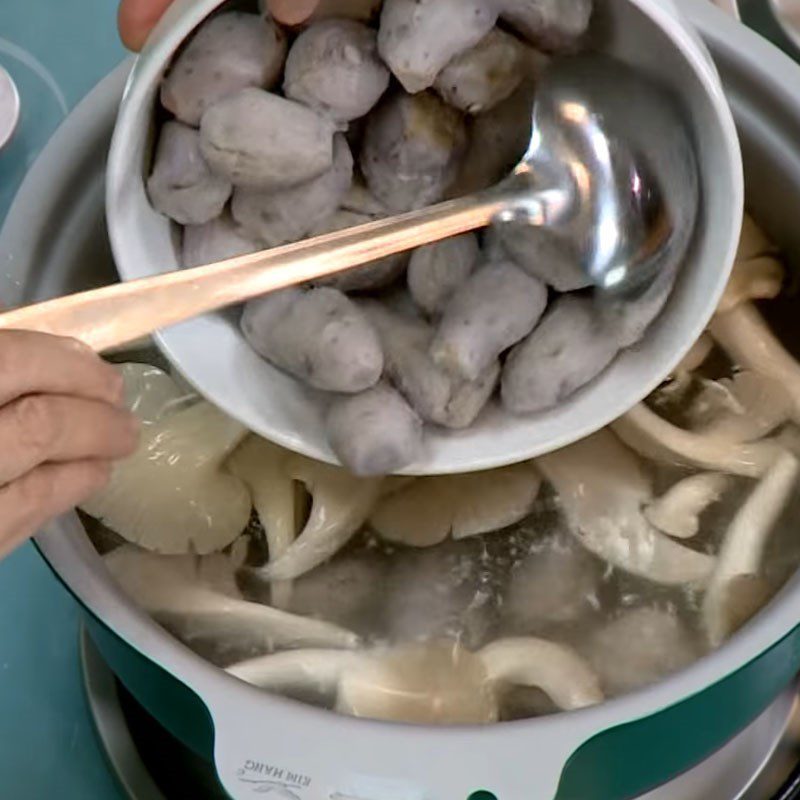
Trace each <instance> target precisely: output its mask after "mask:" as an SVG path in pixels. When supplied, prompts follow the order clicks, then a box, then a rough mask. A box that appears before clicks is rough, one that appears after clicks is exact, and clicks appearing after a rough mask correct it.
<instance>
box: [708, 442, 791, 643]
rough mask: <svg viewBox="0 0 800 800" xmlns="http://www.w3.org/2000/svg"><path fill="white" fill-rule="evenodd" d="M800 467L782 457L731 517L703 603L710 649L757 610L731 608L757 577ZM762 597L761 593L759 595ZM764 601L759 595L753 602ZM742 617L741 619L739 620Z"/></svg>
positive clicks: (754, 608)
mask: <svg viewBox="0 0 800 800" xmlns="http://www.w3.org/2000/svg"><path fill="white" fill-rule="evenodd" d="M798 473H800V463H798V461H797V459H796V458H795V457H794V456H793V455H791V454H790V453H783V454H782V455H781V456H780V457H779V458H778V459H777V460H776V461H775V463H774V464H773V465H772V466H771V467H770V468H769V470H767V472H766V473H765V474H764V476H763V477H762V478H761V480H760V482H759V484H758V485H757V486H756V488H755V489H754V490H753V492H752V493H751V494H750V496H749V497H748V498H747V500H746V501H745V503H744V505H743V506H742V507H741V508H740V509H739V511H738V512H737V514H736V516H735V517H734V518H733V521H732V522H731V524H730V526H729V528H728V530H727V531H726V533H725V537H724V539H723V542H722V547H721V548H720V552H719V557H718V559H717V566H716V568H715V569H714V572H713V574H712V575H711V580H710V582H709V585H708V589H707V591H706V594H705V597H704V598H703V608H702V614H703V623H704V625H705V628H706V632H707V634H708V638H709V641H710V642H711V644H712V645H713V646H715V647H716V646H719V645H720V644H722V642H723V641H724V640H725V639H726V638H727V637H728V636H729V635H731V634H732V633H733V632H734V631H735V629H736V628H737V627H738V625H739V624H741V623H743V622H744V621H746V619H747V618H749V617H750V616H751V615H752V613H755V611H756V610H757V609H758V607H759V606H760V603H758V604H757V605H756V606H755V607H751V608H749V609H746V610H745V611H744V613H742V609H741V608H740V609H738V612H737V609H736V605H737V601H741V592H742V588H743V586H744V585H745V584H743V583H742V581H745V583H746V582H747V581H753V580H757V579H758V577H759V571H760V566H761V559H762V557H763V554H764V548H765V546H766V544H767V541H768V539H769V534H770V532H771V531H772V528H773V527H774V526H775V523H776V522H777V521H778V519H779V518H780V516H781V514H782V512H783V510H784V508H785V507H786V504H787V502H788V500H789V498H790V496H791V494H792V492H793V491H794V488H795V486H796V484H797V478H798ZM759 594H761V593H759ZM758 599H759V600H763V599H764V597H763V594H761V596H760V597H758ZM741 617H744V619H742V618H741Z"/></svg>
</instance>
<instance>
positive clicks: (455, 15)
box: [378, 0, 497, 94]
mask: <svg viewBox="0 0 800 800" xmlns="http://www.w3.org/2000/svg"><path fill="white" fill-rule="evenodd" d="M495 5H496V4H495V3H493V2H490V1H489V0H384V4H383V11H382V13H381V23H380V30H379V32H378V49H379V51H380V54H381V56H382V57H383V60H384V61H385V62H386V63H387V64H388V65H389V68H390V69H391V70H392V72H393V73H394V75H395V77H396V78H397V79H398V80H399V81H400V83H401V84H402V85H403V88H404V89H405V90H406V91H407V92H409V94H416V93H417V92H421V91H422V90H423V89H427V88H428V87H430V86H432V85H433V83H434V81H435V80H436V76H437V75H438V74H439V73H440V72H441V71H442V69H444V67H445V66H446V65H447V64H448V62H449V61H450V60H451V59H452V58H453V57H454V56H457V55H458V54H459V53H463V52H464V51H465V50H468V49H469V48H470V47H474V46H475V45H476V44H478V42H480V40H481V39H483V37H484V36H486V34H488V33H489V31H491V30H492V28H493V27H494V25H495V22H496V21H497V9H496V8H495Z"/></svg>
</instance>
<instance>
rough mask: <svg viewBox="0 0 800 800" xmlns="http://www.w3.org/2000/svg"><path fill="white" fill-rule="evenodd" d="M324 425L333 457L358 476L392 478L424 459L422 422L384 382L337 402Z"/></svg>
mask: <svg viewBox="0 0 800 800" xmlns="http://www.w3.org/2000/svg"><path fill="white" fill-rule="evenodd" d="M325 425H326V429H327V432H328V440H329V441H330V444H331V447H332V448H333V451H334V453H336V455H337V456H338V457H339V459H340V460H341V462H342V464H344V466H345V467H347V468H348V469H349V470H350V471H351V472H353V473H354V474H356V475H360V476H363V477H371V476H381V475H390V474H391V473H393V472H397V471H398V470H401V469H404V468H405V467H408V466H409V465H411V464H413V463H414V462H415V461H417V460H419V459H420V458H421V456H422V452H423V431H422V420H421V419H420V418H419V416H418V415H417V413H416V411H414V409H413V408H411V406H410V405H409V404H408V403H406V401H405V400H404V399H403V397H402V395H400V394H399V393H398V392H396V391H395V390H394V389H392V387H391V386H389V385H388V384H386V383H385V382H381V383H378V384H377V385H376V386H374V387H373V388H372V389H368V390H367V391H366V392H362V393H361V394H356V395H351V396H349V397H339V398H337V399H336V400H334V401H333V402H332V403H331V405H330V407H329V408H328V413H327V417H326V420H325Z"/></svg>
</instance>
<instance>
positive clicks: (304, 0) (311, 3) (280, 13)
mask: <svg viewBox="0 0 800 800" xmlns="http://www.w3.org/2000/svg"><path fill="white" fill-rule="evenodd" d="M267 5H268V6H269V10H270V13H271V14H272V16H273V17H275V19H276V20H277V21H278V22H282V23H283V24H284V25H299V24H300V23H301V22H305V21H306V20H307V19H308V18H309V17H310V16H311V15H312V14H313V13H314V9H315V8H316V7H317V6H318V5H319V0H267Z"/></svg>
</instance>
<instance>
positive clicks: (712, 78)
mask: <svg viewBox="0 0 800 800" xmlns="http://www.w3.org/2000/svg"><path fill="white" fill-rule="evenodd" d="M220 5H222V2H221V0H178V2H176V3H175V4H174V5H173V6H172V7H171V8H170V10H169V11H168V12H167V15H166V16H165V17H164V19H163V20H162V22H161V23H160V25H159V26H158V28H157V29H156V31H155V32H154V34H153V35H152V36H151V38H150V41H149V42H148V45H147V47H146V48H145V50H144V51H143V53H142V55H141V56H140V57H139V59H138V60H137V63H136V65H135V67H134V69H133V71H132V73H131V76H130V79H129V81H128V84H127V87H126V90H125V94H124V96H123V100H122V103H121V105H120V112H119V117H118V120H117V125H116V129H115V132H114V137H113V140H112V144H111V151H110V155H109V161H108V174H107V197H106V201H107V203H106V204H107V215H108V229H109V233H110V238H111V244H112V248H113V251H114V256H115V258H116V262H117V267H118V270H119V273H120V276H121V277H122V279H123V280H132V279H136V278H143V277H147V276H151V275H154V274H157V273H160V272H168V271H171V270H175V269H178V268H179V239H178V236H177V231H176V229H175V226H173V225H172V224H171V223H170V222H169V221H168V220H167V219H166V218H165V217H163V216H161V215H160V214H158V213H156V212H155V211H154V210H153V209H152V208H151V206H150V204H149V202H148V199H147V195H146V192H145V177H146V172H147V169H148V167H149V159H150V154H151V148H152V142H153V138H154V122H153V111H154V109H155V107H156V103H157V98H158V86H159V82H160V80H161V78H162V75H163V73H164V70H165V68H166V67H167V65H168V64H169V62H170V60H171V58H172V57H173V55H174V54H175V51H176V50H177V49H178V47H179V46H180V45H181V43H182V42H183V41H184V40H185V39H186V37H187V36H188V35H189V34H190V33H191V32H192V31H193V30H194V29H195V28H196V27H197V25H198V24H199V23H201V22H202V21H203V19H205V17H206V16H207V15H208V14H209V13H211V12H212V11H214V10H215V9H216V8H217V7H218V6H220ZM597 5H598V12H597V13H596V20H595V23H594V26H595V37H596V42H597V43H599V44H600V46H601V47H602V49H603V50H604V51H606V52H609V53H611V54H613V55H615V56H617V57H620V58H622V59H624V60H626V61H628V62H631V63H635V64H636V65H637V66H639V67H640V68H642V69H643V70H646V71H648V72H650V73H652V74H653V75H655V76H656V77H658V78H659V79H661V80H663V81H665V82H666V83H667V84H668V85H670V86H671V87H672V88H673V89H675V90H676V91H679V92H680V93H681V94H682V95H683V97H684V98H685V102H686V104H687V107H688V110H689V114H688V121H689V123H690V124H691V126H692V128H693V133H694V137H695V141H696V144H697V148H698V154H699V163H700V169H701V173H702V175H701V180H702V187H703V196H702V201H701V202H702V206H701V216H700V219H699V222H698V226H697V234H696V236H695V239H694V242H693V244H692V248H691V251H690V254H689V257H688V259H687V262H686V264H685V267H684V269H683V270H682V274H681V277H680V279H679V281H678V283H677V285H676V287H675V290H674V291H673V293H672V296H671V298H670V300H669V302H668V304H667V307H666V308H665V310H664V311H663V313H662V314H661V316H660V318H659V319H658V320H657V321H656V323H655V324H654V325H653V326H652V328H651V329H650V331H649V332H648V334H647V336H646V337H645V339H644V340H643V341H642V342H641V343H640V344H639V345H637V346H636V347H635V348H632V349H630V350H628V351H626V352H624V353H622V354H621V355H620V356H619V357H618V358H617V360H616V361H615V362H614V363H613V364H612V366H611V367H610V368H609V369H607V370H606V371H605V372H604V373H603V374H602V375H601V376H600V377H599V378H598V379H597V380H595V381H594V382H593V383H592V384H591V385H590V386H588V387H586V388H585V389H584V390H583V391H581V392H579V393H578V394H577V395H575V396H574V397H573V398H572V399H571V400H569V401H568V402H566V403H564V404H562V405H560V406H559V407H557V408H555V409H552V410H550V411H548V412H545V413H541V414H535V415H531V416H528V417H522V418H520V417H513V416H511V415H509V414H506V413H505V412H503V411H502V410H501V409H500V408H499V407H497V406H494V407H491V408H489V409H487V411H486V412H485V413H484V414H483V415H481V417H480V418H479V420H478V421H477V422H476V424H475V425H473V426H472V427H471V428H470V429H469V430H466V431H461V432H458V433H452V432H446V431H442V430H440V429H434V428H429V429H428V433H427V452H426V456H425V458H424V460H422V461H420V462H418V463H416V464H414V465H412V466H411V467H410V468H408V469H406V470H405V471H404V472H405V473H406V474H440V473H450V472H467V471H472V470H478V469H489V468H492V467H497V466H501V465H505V464H510V463H514V462H519V461H523V460H526V459H529V458H533V457H535V456H537V455H540V454H542V453H544V452H547V451H550V450H553V449H557V448H559V447H563V446H565V445H567V444H569V443H571V442H573V441H575V440H578V439H580V438H582V437H584V436H587V435H589V434H590V433H592V432H594V431H596V430H598V429H599V428H601V427H603V426H604V425H606V424H608V423H609V422H611V421H612V420H613V419H615V418H616V417H618V416H620V415H621V414H623V413H625V412H626V411H627V410H628V409H630V408H631V407H632V406H634V405H635V404H636V403H638V402H639V401H640V400H642V399H643V398H644V397H646V396H647V395H648V394H649V393H650V392H651V391H652V390H653V389H654V388H655V387H656V386H657V385H658V384H659V383H660V382H661V381H662V380H663V379H664V378H665V377H666V376H667V375H668V374H669V372H670V371H671V370H672V369H673V368H674V367H675V366H676V365H677V364H678V362H679V361H680V360H681V358H682V357H683V356H684V355H685V354H686V352H687V351H688V349H689V347H690V346H691V345H692V343H693V342H694V341H695V340H696V339H697V337H698V336H699V335H700V333H701V332H702V331H703V329H704V328H705V326H706V324H707V322H708V320H709V319H710V317H711V315H712V313H713V311H714V309H715V307H716V305H717V302H718V300H719V297H720V295H721V293H722V291H723V289H724V287H725V283H726V281H727V278H728V275H729V273H730V269H731V266H732V264H733V258H734V255H735V250H736V244H737V240H738V233H739V228H740V224H741V217H742V209H743V178H742V166H741V154H740V151H739V143H738V139H737V136H736V130H735V127H734V123H733V118H732V116H731V113H730V110H729V108H728V106H727V104H726V102H725V98H724V95H723V91H722V87H721V83H720V80H719V76H718V74H717V72H716V70H715V68H714V66H713V63H712V61H711V59H710V57H709V55H708V53H707V51H706V50H705V49H704V47H703V45H702V44H701V43H700V40H699V38H698V37H697V35H696V34H695V32H694V31H693V30H690V29H689V28H688V27H687V26H686V24H685V23H684V22H683V21H682V20H681V19H680V18H679V17H678V15H677V12H676V11H675V10H674V7H673V6H672V4H671V3H665V2H664V0H597ZM156 341H157V343H158V345H159V347H161V349H162V350H163V351H164V353H165V354H166V356H167V357H168V358H169V359H170V361H172V362H173V363H174V364H175V365H176V366H177V367H178V368H179V369H180V371H181V372H182V373H183V374H184V375H185V376H186V378H187V379H188V380H189V381H190V382H191V383H192V384H193V385H194V386H195V387H196V388H197V389H198V390H199V391H200V392H201V393H202V394H203V395H204V396H206V397H207V398H208V399H210V400H211V401H213V402H214V403H216V404H217V405H218V406H220V407H221V408H222V409H224V410H225V411H226V412H228V413H229V414H230V415H231V416H233V417H236V418H237V419H239V420H241V421H242V422H243V423H245V424H246V425H247V426H248V427H249V428H250V429H252V430H253V431H255V432H256V433H259V434H261V435H262V436H264V437H265V438H267V439H270V440H272V441H273V442H277V443H278V444H281V445H283V446H284V447H287V448H289V449H291V450H295V451H297V452H300V453H303V454H305V455H307V456H311V457H313V458H317V459H320V460H322V461H327V462H330V463H337V459H336V456H335V455H334V454H333V452H332V451H331V449H330V447H329V445H328V442H327V439H326V435H325V430H324V426H323V418H322V413H321V412H322V401H321V399H320V397H319V396H318V395H315V394H313V393H312V392H310V391H308V390H307V389H306V388H304V387H303V386H302V385H301V384H300V383H298V382H297V381H295V380H294V379H293V378H291V377H289V376H287V375H285V374H283V373H282V372H280V371H278V370H277V369H275V368H273V367H271V366H270V365H269V364H267V363H265V362H264V361H263V360H261V359H260V358H259V357H258V356H257V355H256V354H255V353H254V352H253V350H251V348H250V347H249V345H248V344H247V342H246V341H245V339H244V338H243V336H242V334H241V333H240V331H239V327H238V312H236V311H231V310H229V311H226V312H221V313H217V314H209V315H206V316H203V317H199V318H196V319H193V320H190V321H188V322H185V323H182V324H180V325H176V326H174V327H172V328H169V329H166V330H163V331H161V332H159V333H158V334H157V335H156Z"/></svg>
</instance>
